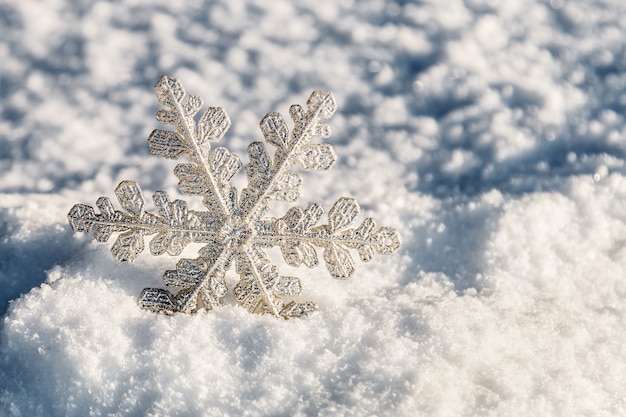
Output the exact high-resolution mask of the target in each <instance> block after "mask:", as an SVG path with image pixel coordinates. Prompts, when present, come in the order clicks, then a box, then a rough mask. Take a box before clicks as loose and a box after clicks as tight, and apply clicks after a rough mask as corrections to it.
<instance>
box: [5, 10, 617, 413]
mask: <svg viewBox="0 0 626 417" xmlns="http://www.w3.org/2000/svg"><path fill="white" fill-rule="evenodd" d="M161 75H172V76H175V77H178V78H179V79H181V81H182V82H183V84H184V85H185V86H186V88H187V91H188V92H191V93H193V94H197V95H200V96H201V97H203V99H204V101H205V103H206V105H214V106H222V107H224V108H225V109H226V110H227V112H228V113H229V114H230V116H231V119H232V121H233V126H232V128H231V130H230V132H229V133H228V134H227V136H226V138H225V140H224V142H223V145H224V146H227V147H228V148H229V149H230V150H231V151H232V152H234V153H237V154H238V155H239V156H241V157H242V159H243V160H244V162H245V161H247V157H246V155H245V149H246V146H247V144H248V143H249V142H250V141H253V140H259V139H260V138H261V134H260V131H259V129H258V123H259V120H260V119H261V118H262V117H263V115H264V114H265V113H267V112H270V111H280V112H282V113H283V114H286V113H287V110H288V106H289V105H290V104H293V103H300V104H303V103H304V102H305V101H306V98H307V97H308V95H309V93H310V92H311V91H312V90H314V89H326V90H329V91H332V92H333V94H334V95H335V97H336V99H337V102H338V105H339V110H338V112H337V114H336V115H335V116H334V117H333V118H332V119H331V120H330V124H331V126H332V127H333V135H332V136H331V138H330V139H328V140H327V142H328V143H331V144H332V145H333V146H335V150H336V152H337V155H338V157H339V161H338V163H337V164H336V166H335V167H334V168H333V169H332V170H331V171H329V172H327V173H323V174H313V175H312V174H306V176H305V183H304V199H303V200H301V201H300V202H299V203H298V205H300V206H302V205H304V204H306V202H308V201H320V202H323V205H324V206H325V207H328V205H329V203H330V202H332V201H334V200H335V199H336V198H337V197H339V196H341V195H348V196H353V197H356V198H357V199H358V201H359V202H360V204H361V207H362V209H363V210H362V211H363V215H362V216H363V217H365V216H372V217H374V218H376V219H377V220H379V223H380V224H386V225H390V226H393V227H396V228H398V229H399V230H401V232H402V235H403V238H404V246H403V247H402V249H401V250H400V252H399V253H397V254H395V255H393V256H391V257H377V258H376V259H375V260H374V262H373V263H372V264H369V265H362V264H360V265H358V270H357V273H356V275H355V276H354V278H353V279H352V280H350V281H347V282H338V281H334V280H332V279H331V278H330V276H328V274H327V273H326V272H325V271H324V270H323V268H318V269H315V270H308V269H299V270H297V271H292V272H293V273H294V274H295V275H297V276H300V277H301V278H302V281H303V286H304V293H303V296H304V298H305V299H313V300H315V301H317V302H319V304H320V305H321V308H322V311H320V312H319V313H316V314H314V315H313V316H311V317H308V318H305V319H303V320H293V321H289V322H284V321H279V320H275V319H272V318H270V317H262V316H253V315H250V314H248V313H247V312H245V311H244V310H243V309H241V308H239V307H237V306H235V305H234V302H231V303H230V304H228V305H227V306H225V307H224V308H221V309H219V310H217V311H214V312H211V313H208V314H204V313H200V314H197V315H195V316H184V315H176V316H173V317H165V316H160V315H154V314H151V313H147V312H144V311H141V310H139V308H138V307H137V306H136V304H135V300H136V297H137V295H138V294H139V292H140V291H141V289H142V288H144V287H146V286H162V283H161V275H162V272H163V270H165V269H168V268H171V267H172V266H173V265H174V264H175V260H173V259H171V258H169V259H168V258H167V257H159V258H155V257H152V256H150V255H149V254H148V253H144V254H143V255H140V257H139V259H138V260H137V261H136V262H135V264H133V265H119V264H116V263H115V262H114V261H113V259H112V257H111V254H110V252H109V246H110V245H106V244H97V243H95V242H93V241H92V239H91V237H89V236H82V235H76V234H74V233H72V232H71V230H70V227H69V225H68V224H67V219H66V215H67V212H68V211H69V209H70V208H71V207H72V205H73V204H74V203H77V202H82V203H88V204H93V202H95V200H96V199H97V198H98V197H99V196H101V195H106V196H112V195H113V190H114V188H115V186H116V185H117V183H118V182H119V181H120V180H123V179H132V180H136V181H138V182H139V184H140V185H141V187H142V188H143V190H144V191H145V192H146V194H148V195H150V194H151V193H152V192H153V191H154V190H157V189H165V190H167V191H168V192H170V194H171V195H176V182H177V179H176V177H175V176H174V175H173V173H172V168H173V166H174V163H173V162H172V161H165V160H160V159H157V158H154V157H151V156H150V155H149V152H148V148H147V146H146V139H147V137H148V135H149V133H150V132H151V131H152V130H153V129H154V128H156V127H157V123H156V121H155V120H154V113H155V111H156V110H157V109H158V103H157V102H156V100H155V98H154V95H153V91H152V87H153V85H154V84H155V83H156V81H157V80H158V79H159V77H160V76H161ZM625 115H626V2H624V1H623V0H576V1H573V0H569V1H568V0H465V1H461V0H449V1H437V0H424V1H400V0H398V1H374V0H372V1H353V0H341V1H331V0H306V1H299V2H286V1H271V2H269V1H240V0H234V1H233V0H230V1H226V0H223V1H200V0H195V1H180V2H171V1H163V0H125V1H111V2H107V1H87V0H44V1H42V0H19V1H18V0H0V316H4V319H3V321H2V322H1V325H0V326H1V327H0V415H2V416H81V417H82V416H102V415H109V416H135V415H136V416H143V415H151V416H192V415H207V416H209V415H210V416H221V415H250V416H258V415H272V416H304V415H311V416H313V415H322V416H340V415H359V416H360V415H376V416H382V415H388V416H414V415H424V416H454V415H463V416H469V415H477V416H487V415H493V416H522V415H533V416H558V415H562V416H573V415H586V416H623V415H626V397H625V395H624V387H626V332H625V331H624V330H625V327H626V326H625V325H626V303H625V302H624V300H625V297H626V278H625V276H626V275H625V273H626V180H625V179H624V175H625V174H626V167H625V164H624V163H625V160H626V122H625V119H624V117H625ZM239 181H241V184H243V179H241V178H240V180H239ZM276 214H282V212H280V211H278V212H276ZM281 270H283V271H285V270H288V268H285V267H284V266H281Z"/></svg>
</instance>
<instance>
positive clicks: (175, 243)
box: [68, 77, 401, 318]
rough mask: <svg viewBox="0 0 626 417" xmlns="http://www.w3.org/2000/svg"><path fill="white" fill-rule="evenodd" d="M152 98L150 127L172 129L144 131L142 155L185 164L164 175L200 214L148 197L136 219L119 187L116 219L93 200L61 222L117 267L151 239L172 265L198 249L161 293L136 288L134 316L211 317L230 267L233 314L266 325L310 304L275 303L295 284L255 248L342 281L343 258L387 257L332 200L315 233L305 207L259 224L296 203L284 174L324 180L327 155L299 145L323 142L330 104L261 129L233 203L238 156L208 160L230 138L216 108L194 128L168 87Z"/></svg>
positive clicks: (328, 100) (176, 92) (332, 157)
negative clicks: (264, 319)
mask: <svg viewBox="0 0 626 417" xmlns="http://www.w3.org/2000/svg"><path fill="white" fill-rule="evenodd" d="M154 90H155V92H156V97H157V99H158V101H159V103H161V104H162V105H163V106H164V107H165V108H164V109H162V110H159V111H158V112H157V115H156V119H157V120H158V121H159V122H160V123H162V124H165V125H173V126H174V128H175V130H161V129H157V130H155V131H154V132H152V134H151V135H150V137H149V138H148V146H149V148H150V152H152V154H154V155H156V156H159V157H163V158H170V159H177V158H179V157H181V156H183V155H185V156H187V158H188V160H189V162H187V163H180V164H178V165H177V166H176V167H175V168H174V173H175V175H176V176H177V177H178V179H179V183H178V187H179V189H180V191H181V192H182V193H183V194H187V195H196V196H201V197H202V198H203V200H202V202H203V204H204V206H205V207H206V209H207V210H206V211H195V210H189V209H188V208H187V203H186V202H185V201H183V200H174V201H172V200H170V197H169V196H168V194H167V193H166V192H165V191H157V192H155V193H154V195H153V196H152V200H153V202H154V205H155V207H156V213H150V212H147V211H146V210H145V203H146V200H145V198H144V196H143V194H142V192H141V189H140V188H139V185H138V184H137V183H136V182H134V181H122V182H121V183H120V184H119V185H118V186H117V188H116V189H115V196H116V197H117V200H118V202H119V204H120V206H121V208H122V210H116V209H115V208H114V206H113V204H112V203H111V200H110V199H109V198H107V197H100V198H99V199H98V201H97V202H96V207H97V208H98V210H99V213H96V210H95V209H94V208H93V207H91V206H88V205H84V204H76V205H75V206H74V207H73V208H72V209H71V210H70V212H69V214H68V218H69V222H70V225H71V226H72V229H73V230H74V231H77V232H92V231H93V233H94V238H95V239H96V240H97V241H98V242H106V241H107V240H108V239H109V238H110V237H111V236H112V235H113V234H114V233H116V234H118V236H117V239H116V240H115V243H114V244H113V247H112V248H111V252H112V253H113V256H114V257H115V259H117V260H118V261H128V262H132V261H133V260H134V259H135V258H136V257H137V255H138V254H139V253H141V252H142V251H143V250H144V237H145V236H151V238H150V243H149V247H150V252H151V253H152V254H153V255H161V254H163V253H166V252H167V253H168V254H169V255H172V256H177V255H180V253H181V252H182V250H183V249H184V248H185V246H186V245H188V244H189V243H192V242H196V243H203V244H204V246H203V247H202V248H201V249H200V250H199V251H198V257H197V258H196V259H181V260H179V261H178V263H177V264H176V269H175V270H168V271H165V274H164V275H163V282H164V283H165V285H166V286H167V287H168V289H162V288H146V289H144V290H143V292H142V293H141V295H140V296H139V300H138V302H139V305H140V306H141V307H143V308H145V309H148V310H152V311H155V312H162V313H166V314H171V313H174V312H186V313H193V312H195V311H197V310H199V309H200V308H205V309H207V310H211V309H213V308H214V307H216V306H219V305H221V304H223V299H224V296H225V295H226V293H227V287H226V283H225V279H224V278H225V274H226V272H227V271H228V270H229V269H230V268H231V265H234V266H235V271H236V273H237V274H238V275H239V282H238V283H237V284H236V286H235V288H234V290H233V293H234V296H235V299H236V300H237V302H238V303H239V304H240V305H241V306H243V307H244V308H246V309H247V310H248V311H250V312H259V313H268V314H272V315H274V316H276V317H283V318H290V317H299V316H304V315H306V314H309V313H311V312H312V311H315V310H316V309H317V304H315V303H314V302H310V301H305V302H302V301H289V302H287V301H285V298H287V299H291V298H293V297H297V296H298V295H299V294H300V292H301V288H302V286H301V284H300V280H299V279H298V278H296V277H291V276H283V275H280V274H279V272H278V269H277V267H276V266H274V265H272V264H271V262H270V261H269V259H268V258H267V256H266V254H265V252H264V249H266V248H270V247H274V246H277V247H278V248H280V251H281V253H282V255H283V258H284V260H285V262H286V263H287V264H288V265H290V266H295V267H298V266H301V265H303V264H304V265H305V266H307V267H309V268H314V267H316V266H317V265H318V264H319V263H320V258H319V257H318V252H317V250H318V248H319V249H322V260H323V261H324V263H325V265H326V269H327V270H328V271H329V272H330V274H331V275H332V276H333V277H334V278H337V279H347V278H350V277H351V276H352V274H353V273H354V271H355V263H354V260H353V258H352V255H351V254H350V251H349V249H353V250H356V252H357V253H358V255H359V257H360V258H361V260H362V261H364V262H369V261H370V260H371V259H372V257H373V256H374V253H379V254H390V253H393V252H394V251H396V250H397V249H398V248H399V247H400V244H401V239H400V235H399V233H398V232H397V231H396V230H395V229H393V228H391V227H380V228H376V223H375V222H374V220H373V219H371V218H367V219H365V220H363V222H362V223H361V224H360V225H358V226H356V227H352V228H351V226H353V223H354V221H355V219H356V217H357V215H358V214H359V205H358V204H357V202H356V200H355V199H353V198H347V197H342V198H340V199H339V200H338V201H337V202H336V203H335V204H334V205H333V206H332V208H331V209H330V210H329V211H328V216H327V223H326V224H318V223H320V221H321V220H322V217H323V214H324V210H323V209H322V207H321V206H320V205H319V204H317V203H311V204H309V205H308V206H307V207H306V208H300V207H292V208H290V209H289V210H288V211H287V213H285V214H284V215H283V216H282V217H279V218H275V217H269V216H266V214H267V213H268V211H269V204H270V202H271V201H272V200H278V201H288V202H294V201H297V200H298V199H299V198H300V196H301V191H300V188H301V186H302V177H301V176H300V175H299V174H297V173H294V172H291V170H292V168H294V167H295V166H296V165H299V166H300V168H301V169H303V170H307V171H325V170H328V169H330V168H331V167H332V166H333V164H334V163H335V161H336V159H337V156H336V154H335V151H334V149H333V147H332V146H331V145H328V144H312V143H310V142H311V139H312V138H313V137H316V136H318V137H322V138H327V137H329V136H330V133H331V130H330V127H329V126H328V125H326V124H324V123H323V122H322V120H325V119H328V118H330V117H331V116H332V115H333V113H334V112H335V109H336V104H335V100H334V98H333V96H332V95H331V94H330V93H328V92H325V91H314V92H313V93H312V94H311V96H310V97H309V100H308V101H307V108H306V109H304V108H303V107H301V106H299V105H293V106H291V108H290V110H289V113H290V116H291V119H292V120H293V122H294V126H293V128H292V129H291V132H290V131H289V128H288V126H287V124H286V123H285V121H284V120H283V118H282V116H281V115H280V114H278V113H269V114H268V115H266V116H265V117H264V118H263V120H262V121H261V131H262V132H263V136H264V137H265V140H266V142H268V143H270V144H271V145H273V146H274V147H275V148H276V150H275V152H274V155H273V157H271V156H270V154H269V153H268V151H267V149H266V147H265V144H263V143H262V142H253V143H251V144H250V145H249V146H248V157H249V159H250V162H249V163H248V164H247V165H246V166H245V172H246V175H247V179H248V184H247V187H246V188H244V189H243V190H242V191H241V193H240V194H239V195H238V193H237V191H236V190H235V188H233V187H232V186H231V184H230V180H231V178H232V177H233V176H234V175H235V174H236V173H237V172H238V171H240V170H241V168H242V166H243V165H242V163H241V161H240V159H239V157H238V156H236V155H233V154H231V153H230V152H229V151H228V150H227V149H226V148H223V147H217V148H215V149H211V144H212V143H215V142H218V141H220V140H221V139H222V137H224V134H225V133H226V131H227V130H228V128H229V127H230V119H229V117H228V115H227V114H226V112H225V111H224V109H222V108H220V107H209V108H207V109H206V110H205V112H204V113H203V114H202V116H201V117H200V118H199V119H197V120H196V115H197V113H198V112H199V111H200V109H201V107H202V104H203V103H202V100H201V99H200V98H199V97H196V96H192V95H186V94H185V90H184V88H183V86H182V84H181V83H180V82H179V81H178V80H177V79H175V78H172V77H162V78H161V79H160V80H159V82H158V83H157V85H156V86H155V88H154Z"/></svg>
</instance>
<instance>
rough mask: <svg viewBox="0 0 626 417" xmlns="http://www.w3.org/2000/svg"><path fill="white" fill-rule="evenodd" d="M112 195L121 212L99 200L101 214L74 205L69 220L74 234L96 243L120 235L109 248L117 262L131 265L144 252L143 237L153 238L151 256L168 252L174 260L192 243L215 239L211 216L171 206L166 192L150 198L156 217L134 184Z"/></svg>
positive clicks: (122, 185) (127, 183)
mask: <svg viewBox="0 0 626 417" xmlns="http://www.w3.org/2000/svg"><path fill="white" fill-rule="evenodd" d="M115 195H116V197H117V199H118V201H119V203H120V205H121V206H122V208H123V211H122V210H115V208H114V206H113V203H112V202H111V200H110V199H109V198H107V197H100V198H99V199H98V201H97V202H96V207H97V208H98V209H99V210H100V213H98V214H97V213H96V212H95V210H94V208H93V207H91V206H88V205H85V204H76V205H75V206H74V207H72V209H71V210H70V212H69V214H68V219H69V222H70V226H71V227H72V229H73V230H74V231H76V232H85V233H89V232H92V231H93V233H94V238H95V239H96V240H97V241H98V242H106V241H108V240H109V238H110V237H111V235H112V234H113V233H120V235H119V236H118V237H117V239H116V240H115V243H114V244H113V246H112V247H111V252H112V253H113V256H114V258H115V259H116V260H118V261H129V262H132V261H134V260H135V258H136V257H137V255H139V253H141V252H142V251H143V250H144V248H145V245H144V236H150V235H154V234H156V236H154V237H153V238H152V240H151V241H150V245H149V246H150V252H151V253H152V254H153V255H161V254H163V253H165V252H167V253H168V254H169V255H173V256H176V255H179V254H180V253H181V252H182V250H183V249H184V248H185V246H187V245H188V244H189V243H191V242H197V243H202V242H206V241H208V240H210V239H212V238H213V237H214V236H215V230H214V229H213V226H214V225H215V221H214V219H213V218H212V217H211V215H209V214H207V213H205V212H197V211H192V210H188V209H187V204H186V203H185V202H184V201H181V200H175V201H173V202H171V201H170V200H169V197H168V195H167V193H166V192H165V191H157V192H156V193H154V196H153V201H154V203H155V206H156V207H157V209H158V211H159V214H154V213H150V212H147V211H146V210H145V203H146V200H145V198H144V196H143V194H142V192H141V189H140V188H139V185H138V184H137V183H136V182H134V181H122V182H121V183H120V184H119V185H118V186H117V188H116V189H115Z"/></svg>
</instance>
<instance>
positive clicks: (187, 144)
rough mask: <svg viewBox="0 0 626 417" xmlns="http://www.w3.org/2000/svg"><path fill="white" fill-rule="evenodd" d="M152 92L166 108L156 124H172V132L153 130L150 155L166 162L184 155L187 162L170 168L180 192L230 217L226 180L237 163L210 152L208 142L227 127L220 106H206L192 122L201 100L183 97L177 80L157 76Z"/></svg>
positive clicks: (223, 150) (219, 152)
mask: <svg viewBox="0 0 626 417" xmlns="http://www.w3.org/2000/svg"><path fill="white" fill-rule="evenodd" d="M154 91H155V93H156V97H157V100H158V101H159V103H161V104H162V105H163V106H165V107H166V108H165V109H161V110H159V111H158V112H157V115H156V119H157V121H159V122H160V123H162V124H165V125H174V126H175V127H176V130H175V131H171V130H161V129H156V130H154V131H153V132H152V134H150V137H149V138H148V146H149V148H150V152H151V153H152V154H153V155H156V156H159V157H163V158H169V159H177V158H179V157H180V156H181V155H182V154H185V153H186V154H187V156H188V157H189V159H190V160H191V163H182V164H179V165H177V166H176V168H174V173H175V174H176V176H177V177H178V178H179V180H180V182H179V188H180V190H181V191H182V192H183V193H184V194H188V195H201V196H204V203H205V205H206V206H207V207H208V208H209V209H210V210H211V211H212V212H216V213H220V214H221V215H223V216H227V215H229V214H231V213H232V212H233V209H234V201H235V192H234V190H233V189H232V187H231V186H230V184H229V181H230V179H231V178H232V177H233V176H234V175H235V174H236V173H237V172H238V171H239V170H240V169H241V161H240V160H239V157H237V156H236V155H232V154H231V153H230V152H229V151H228V150H227V149H226V148H223V147H220V148H217V149H216V150H215V152H213V153H212V154H211V152H210V149H211V143H214V142H218V141H219V140H221V139H222V138H223V137H224V135H225V134H226V131H227V130H228V129H229V127H230V124H231V122H230V118H229V117H228V114H226V112H225V111H224V109H222V108H221V107H208V108H207V109H206V110H205V112H204V113H203V115H202V116H201V117H200V119H199V120H198V122H197V123H196V121H195V119H194V117H195V116H196V114H197V113H198V111H199V110H200V108H201V107H202V104H203V103H202V99H201V98H199V97H197V96H193V95H187V96H186V95H185V89H184V88H183V86H182V84H181V83H180V81H178V80H177V79H175V78H172V77H161V79H160V80H159V82H158V83H157V85H156V86H155V87H154Z"/></svg>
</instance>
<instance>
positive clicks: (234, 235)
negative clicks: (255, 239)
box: [220, 216, 252, 249]
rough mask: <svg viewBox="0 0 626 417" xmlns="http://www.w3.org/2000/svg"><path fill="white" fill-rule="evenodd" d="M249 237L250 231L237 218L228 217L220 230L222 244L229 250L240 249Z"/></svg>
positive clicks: (248, 227)
mask: <svg viewBox="0 0 626 417" xmlns="http://www.w3.org/2000/svg"><path fill="white" fill-rule="evenodd" d="M251 236H252V229H251V228H250V226H249V225H247V224H245V223H243V221H242V219H241V218H240V217H239V216H232V217H229V218H228V219H227V220H226V222H225V223H224V226H222V229H221V230H220V238H221V239H222V243H223V244H224V246H225V247H227V248H229V249H240V248H242V247H243V246H245V244H246V243H248V240H250V237H251Z"/></svg>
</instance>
